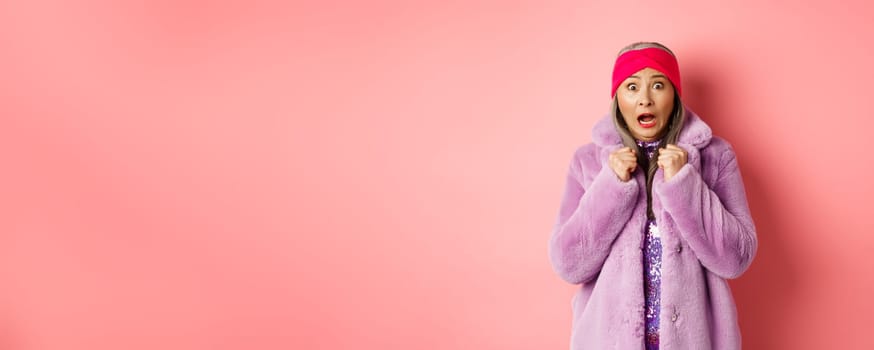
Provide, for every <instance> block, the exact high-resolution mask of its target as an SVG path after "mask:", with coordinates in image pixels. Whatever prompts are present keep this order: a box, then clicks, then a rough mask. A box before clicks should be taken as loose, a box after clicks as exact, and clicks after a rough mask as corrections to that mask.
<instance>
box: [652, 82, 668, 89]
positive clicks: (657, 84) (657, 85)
mask: <svg viewBox="0 0 874 350" xmlns="http://www.w3.org/2000/svg"><path fill="white" fill-rule="evenodd" d="M652 87H654V88H656V89H661V88H663V87H665V85H664V84H662V83H655V84H653V85H652Z"/></svg>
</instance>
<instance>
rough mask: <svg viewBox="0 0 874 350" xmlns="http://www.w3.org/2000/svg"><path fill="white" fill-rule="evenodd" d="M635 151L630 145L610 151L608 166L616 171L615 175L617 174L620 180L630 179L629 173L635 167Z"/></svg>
mask: <svg viewBox="0 0 874 350" xmlns="http://www.w3.org/2000/svg"><path fill="white" fill-rule="evenodd" d="M636 152H637V151H636V150H633V149H631V147H622V148H620V149H618V150H616V151H614V152H613V153H610V159H609V161H610V168H611V169H613V172H614V173H616V176H619V179H620V180H622V182H626V181H628V180H630V179H631V173H633V172H634V170H635V169H637V155H636Z"/></svg>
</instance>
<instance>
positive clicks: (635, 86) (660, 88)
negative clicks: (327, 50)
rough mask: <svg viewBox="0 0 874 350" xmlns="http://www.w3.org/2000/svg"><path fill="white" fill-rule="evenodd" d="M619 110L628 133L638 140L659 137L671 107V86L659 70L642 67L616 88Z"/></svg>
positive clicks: (669, 115)
mask: <svg viewBox="0 0 874 350" xmlns="http://www.w3.org/2000/svg"><path fill="white" fill-rule="evenodd" d="M616 100H617V102H618V103H619V112H621V113H622V118H624V119H625V124H626V125H628V131H630V132H631V136H633V137H634V138H635V139H638V140H641V141H655V140H658V139H660V138H661V137H662V136H663V135H664V133H665V131H667V129H668V120H669V118H670V117H671V112H672V111H673V110H674V86H673V85H671V81H670V80H668V78H667V77H666V76H665V75H664V74H662V73H661V72H659V71H657V70H655V69H652V68H644V69H642V70H640V71H638V72H637V73H634V74H633V75H631V76H630V77H628V78H627V79H625V81H623V82H622V84H620V85H619V88H617V89H616Z"/></svg>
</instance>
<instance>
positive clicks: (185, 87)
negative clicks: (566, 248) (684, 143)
mask: <svg viewBox="0 0 874 350" xmlns="http://www.w3.org/2000/svg"><path fill="white" fill-rule="evenodd" d="M141 3H142V2H141V1H109V0H103V1H97V0H92V1H78V2H77V3H76V4H73V3H72V2H65V1H50V0H47V1H24V0H19V1H11V0H10V1H4V2H3V4H2V5H0V47H2V54H0V67H2V68H0V76H2V84H0V116H2V117H0V118H2V119H0V121H2V123H0V160H2V165H3V166H2V168H0V169H2V171H0V198H2V199H0V348H2V349H159V348H160V349H291V348H295V349H353V348H355V349H520V350H521V349H562V348H566V347H567V345H568V340H569V339H568V337H569V331H570V297H571V293H572V292H573V289H574V286H572V285H568V284H566V283H564V282H563V281H561V280H560V279H559V278H558V277H557V276H556V275H554V274H553V272H552V271H551V269H550V267H549V263H548V258H547V255H546V254H547V250H546V244H547V239H548V236H549V233H550V232H549V231H550V229H551V225H552V223H553V220H554V218H555V215H556V213H557V212H556V211H557V208H558V201H559V199H560V193H561V191H562V186H563V177H564V171H565V170H566V167H567V161H568V160H569V159H570V158H569V157H570V155H571V153H572V152H573V150H574V149H575V147H576V146H578V145H580V144H582V143H585V142H588V140H589V128H590V127H591V126H592V124H593V123H594V121H595V120H596V119H598V118H599V117H600V116H601V115H602V114H603V113H604V112H606V111H607V106H608V103H609V101H608V95H609V94H608V90H609V74H610V69H611V66H612V61H613V58H614V54H615V52H616V51H617V50H618V49H619V48H620V47H621V46H623V45H624V44H627V43H630V42H632V41H637V40H657V41H661V42H663V43H665V44H667V45H668V46H670V47H671V48H672V49H673V50H674V51H675V52H676V53H677V55H678V56H679V58H680V66H681V68H682V70H683V74H684V75H683V80H684V87H685V89H684V90H685V92H686V96H687V103H688V104H689V105H690V106H692V108H694V109H695V110H696V111H698V112H699V113H700V114H701V115H702V116H703V117H704V118H705V120H706V121H707V122H709V123H710V124H711V125H712V126H713V128H714V130H715V132H716V133H717V134H718V135H721V136H723V137H725V138H727V139H728V140H729V141H730V142H732V143H733V144H734V146H735V149H736V150H737V153H738V155H739V159H740V164H741V168H742V171H743V174H744V176H745V179H746V184H747V190H748V194H749V199H750V206H751V208H752V210H753V214H754V218H755V220H756V223H757V224H758V229H759V239H760V249H759V254H758V257H757V259H756V261H755V262H754V263H753V266H752V268H751V270H750V271H749V272H748V273H747V274H746V275H744V276H743V277H742V278H740V279H738V280H734V281H732V283H731V284H732V286H733V288H734V291H735V296H736V298H737V302H738V309H739V312H740V317H741V327H742V331H743V335H744V340H745V344H746V346H747V348H749V349H824V348H829V349H871V348H874V335H872V334H871V331H870V330H871V324H872V322H874V299H872V298H871V295H874V258H872V256H874V255H872V253H874V227H872V218H871V217H872V214H871V212H870V211H871V208H872V206H871V205H870V204H869V203H868V202H866V201H865V199H868V198H874V185H872V183H871V180H870V179H871V177H872V175H871V174H872V170H874V169H872V164H874V163H872V162H871V161H872V156H871V151H870V142H871V136H870V135H871V134H872V130H874V124H872V120H874V119H872V117H871V112H870V110H871V109H872V108H874V104H872V101H874V69H872V62H874V44H872V42H874V26H872V25H871V21H870V19H871V18H872V16H874V8H872V6H871V5H867V4H866V3H865V2H863V1H855V3H851V2H843V3H842V4H841V5H840V6H830V5H828V4H829V2H828V1H816V2H809V3H808V4H807V5H806V6H801V5H799V4H798V3H797V2H783V3H774V4H763V2H762V1H753V0H747V1H736V2H735V4H733V5H719V6H717V5H709V4H705V3H706V2H702V1H684V2H677V3H674V4H671V5H666V4H661V3H658V4H657V3H653V2H651V1H640V2H632V1H625V2H621V5H620V2H607V1H605V2H604V3H611V4H609V5H606V4H605V5H599V4H593V3H584V2H570V1H563V2H552V3H545V2H542V1H517V2H513V3H507V2H498V1H492V2H486V1H480V2H476V3H473V2H467V1H464V2H457V3H456V4H445V3H444V2H442V1H433V2H431V3H428V4H425V3H421V4H409V2H407V1H395V2H393V3H389V2H384V1H383V2H373V3H366V4H365V3H357V4H352V3H349V2H340V1H329V2H325V1H318V2H316V1H312V3H311V4H297V3H296V4H292V5H289V4H287V3H286V2H281V1H254V2H253V1H251V0H246V1H243V0H237V1H223V2H208V1H192V0H187V1H179V0H173V1H169V0H168V1H151V2H149V4H148V5H143V4H141ZM802 7H804V8H803V9H802Z"/></svg>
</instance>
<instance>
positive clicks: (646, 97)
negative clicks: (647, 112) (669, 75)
mask: <svg viewBox="0 0 874 350" xmlns="http://www.w3.org/2000/svg"><path fill="white" fill-rule="evenodd" d="M637 104H638V105H641V106H652V99H651V98H649V95H648V94H644V95H643V96H641V97H640V100H639V101H637Z"/></svg>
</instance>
